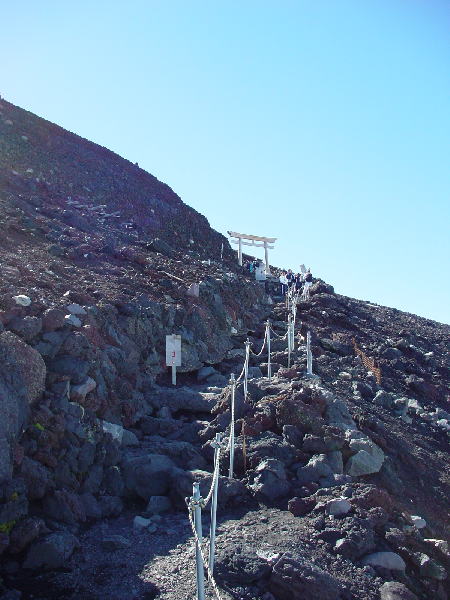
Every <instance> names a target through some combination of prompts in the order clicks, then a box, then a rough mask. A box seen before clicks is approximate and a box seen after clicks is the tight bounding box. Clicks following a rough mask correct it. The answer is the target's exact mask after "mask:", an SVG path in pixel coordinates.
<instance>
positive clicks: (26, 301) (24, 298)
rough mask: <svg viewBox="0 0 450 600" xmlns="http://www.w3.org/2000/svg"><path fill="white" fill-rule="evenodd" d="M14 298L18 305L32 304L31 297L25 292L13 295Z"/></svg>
mask: <svg viewBox="0 0 450 600" xmlns="http://www.w3.org/2000/svg"><path fill="white" fill-rule="evenodd" d="M13 300H14V302H15V303H16V304H17V305H18V306H30V304H31V298H29V297H28V296H25V295H24V294H19V295H18V296H13Z"/></svg>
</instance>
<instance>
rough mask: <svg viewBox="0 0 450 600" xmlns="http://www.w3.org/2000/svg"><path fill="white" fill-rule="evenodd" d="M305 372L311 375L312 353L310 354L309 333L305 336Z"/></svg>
mask: <svg viewBox="0 0 450 600" xmlns="http://www.w3.org/2000/svg"><path fill="white" fill-rule="evenodd" d="M306 372H307V373H308V375H312V374H313V371H312V352H311V332H310V331H308V333H307V334H306Z"/></svg>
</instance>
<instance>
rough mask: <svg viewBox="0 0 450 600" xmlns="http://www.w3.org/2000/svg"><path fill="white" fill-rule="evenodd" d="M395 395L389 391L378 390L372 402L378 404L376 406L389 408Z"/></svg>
mask: <svg viewBox="0 0 450 600" xmlns="http://www.w3.org/2000/svg"><path fill="white" fill-rule="evenodd" d="M394 400H395V396H394V395H393V394H390V393H389V392H385V391H384V390H379V391H378V392H377V393H376V394H375V396H374V398H373V400H372V402H373V403H374V404H378V406H383V408H387V409H391V408H392V407H393V406H394Z"/></svg>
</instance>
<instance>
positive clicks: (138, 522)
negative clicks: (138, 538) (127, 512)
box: [133, 516, 157, 533]
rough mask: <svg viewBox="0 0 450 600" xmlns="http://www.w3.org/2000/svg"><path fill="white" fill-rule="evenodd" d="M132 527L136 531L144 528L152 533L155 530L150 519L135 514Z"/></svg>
mask: <svg viewBox="0 0 450 600" xmlns="http://www.w3.org/2000/svg"><path fill="white" fill-rule="evenodd" d="M133 529H135V530H136V531H142V530H145V531H148V532H150V533H152V532H154V531H156V529H157V527H156V525H155V523H154V522H153V521H152V520H151V519H146V518H144V517H139V516H136V517H134V519H133Z"/></svg>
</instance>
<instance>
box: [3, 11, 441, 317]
mask: <svg viewBox="0 0 450 600" xmlns="http://www.w3.org/2000/svg"><path fill="white" fill-rule="evenodd" d="M1 20H2V39H1V61H0V85H1V89H0V93H1V94H2V95H3V96H4V97H5V98H6V99H8V100H10V101H11V102H13V103H15V104H18V105H20V106H22V107H24V108H27V109H29V110H31V111H32V112H35V113H37V114H39V115H41V116H43V117H45V118H47V119H49V120H51V121H53V122H56V123H58V124H60V125H62V126H63V127H65V128H67V129H69V130H71V131H74V132H76V133H78V134H80V135H82V136H84V137H87V138H89V139H91V140H93V141H95V142H98V143H100V144H102V145H104V146H107V147H108V148H110V149H112V150H114V151H116V152H117V153H119V154H120V155H121V156H124V157H126V158H128V159H130V160H132V161H133V162H136V161H138V162H139V164H140V166H142V167H143V168H145V169H147V170H148V171H150V172H151V173H152V174H154V175H155V176H156V177H158V178H159V179H161V180H162V181H165V182H166V183H168V184H169V185H170V186H171V187H172V188H173V189H174V190H175V191H176V192H177V193H178V194H179V195H180V196H181V197H182V199H183V200H184V201H185V202H186V203H187V204H189V205H191V206H193V207H194V208H196V209H197V210H199V211H200V212H202V213H203V214H205V215H206V216H207V217H208V219H209V221H210V223H211V225H212V226H213V227H215V228H216V229H218V230H220V231H222V232H224V233H225V232H226V231H227V229H232V230H235V231H242V232H246V233H252V234H257V235H267V236H274V237H277V238H278V241H277V243H276V250H275V251H274V252H273V253H272V257H271V258H272V262H273V263H275V264H278V265H280V266H285V267H292V268H293V269H297V268H298V265H299V264H300V263H305V264H306V265H310V266H311V268H312V270H313V273H314V274H316V275H318V276H321V277H323V278H324V279H325V280H327V281H329V282H330V283H332V284H334V286H335V288H336V290H337V291H338V292H340V293H344V294H348V295H350V296H354V297H357V298H362V299H367V300H371V301H374V302H378V303H380V304H386V305H388V306H395V307H396V308H399V309H401V310H406V311H409V312H414V313H416V314H419V315H422V316H426V317H429V318H434V319H436V320H440V321H444V322H447V323H448V322H449V321H450V277H449V264H450V260H449V259H450V252H449V245H450V241H449V238H450V236H449V223H450V198H449V196H450V160H449V159H450V116H449V115H450V3H449V2H448V1H439V0H364V1H363V0H310V1H305V0H298V1H296V2H291V1H289V0H272V1H268V0H258V1H254V0H239V1H237V0H223V1H220V2H219V1H214V0H204V1H198V0H192V1H189V0H158V1H156V0H147V1H144V0H142V1H135V0H128V1H127V2H119V1H114V0H109V1H101V0H95V1H87V0H78V1H77V2H68V1H66V0H59V1H56V0H55V1H52V2H50V1H49V0H39V1H36V0H23V1H22V2H7V3H6V4H5V3H4V4H3V5H2V9H1Z"/></svg>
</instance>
